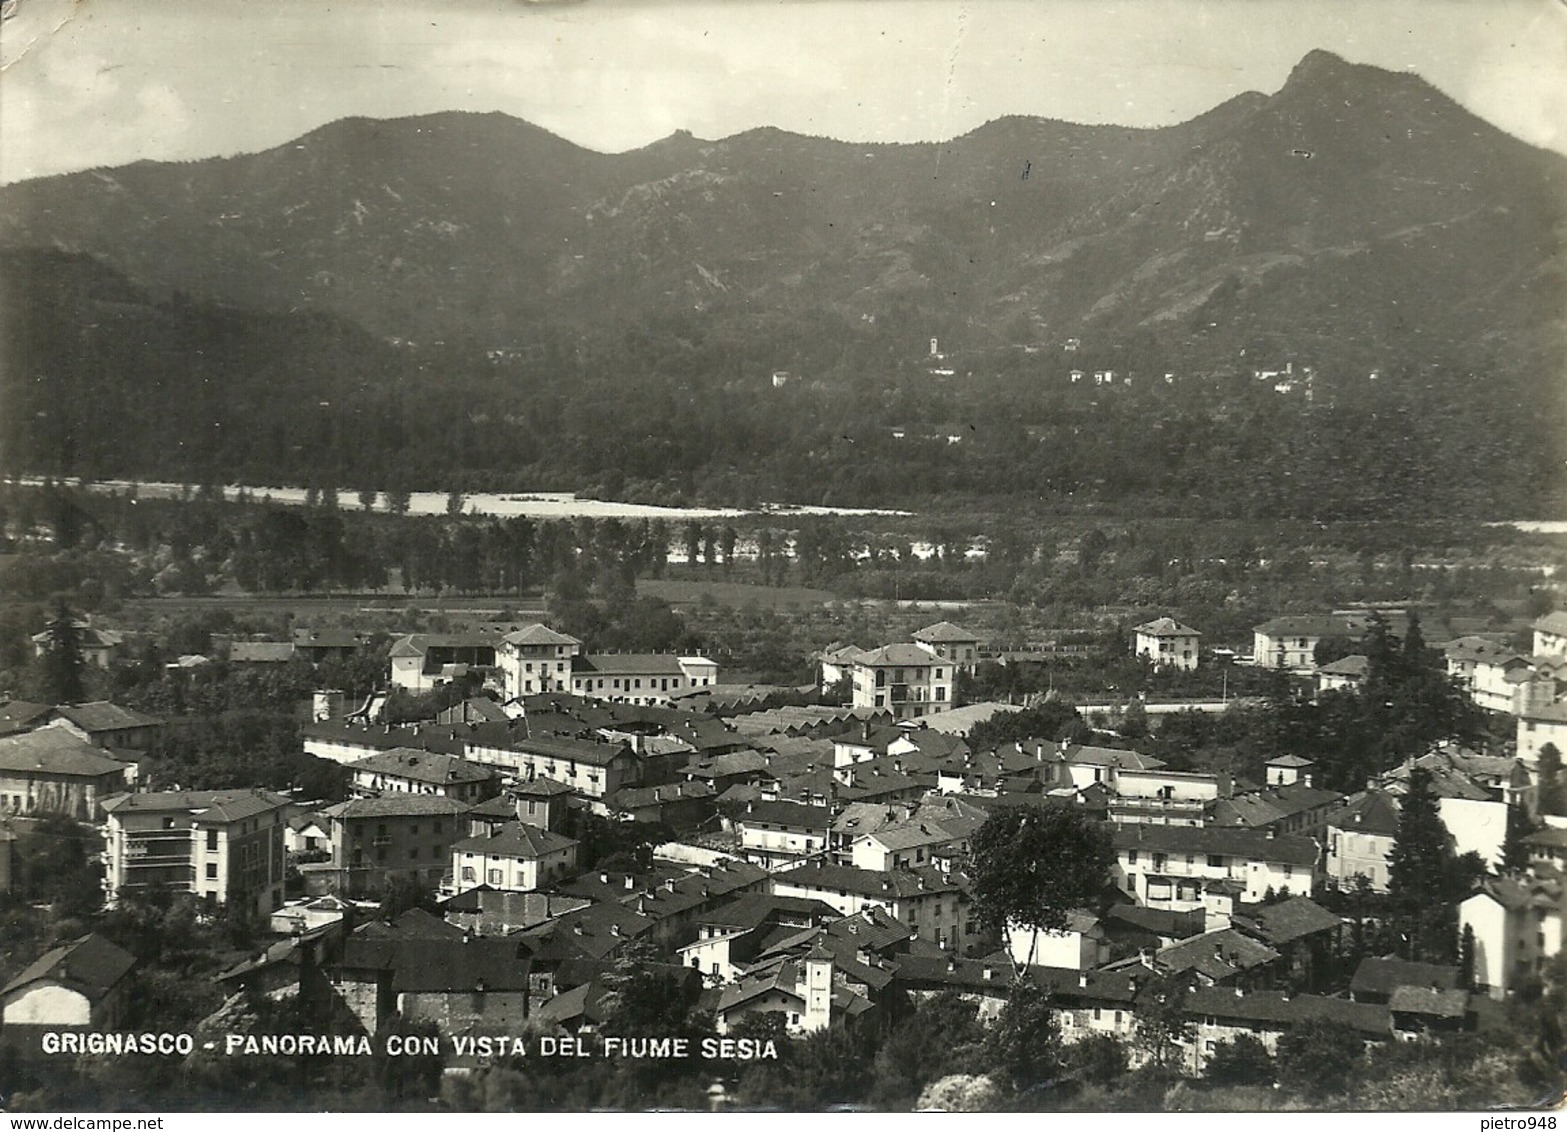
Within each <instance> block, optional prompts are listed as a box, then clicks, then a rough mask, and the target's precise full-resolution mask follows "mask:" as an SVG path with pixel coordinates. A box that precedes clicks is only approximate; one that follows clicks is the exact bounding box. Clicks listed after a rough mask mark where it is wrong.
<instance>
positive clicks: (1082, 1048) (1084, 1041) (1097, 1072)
mask: <svg viewBox="0 0 1567 1132" xmlns="http://www.w3.org/2000/svg"><path fill="white" fill-rule="evenodd" d="M1063 1061H1064V1064H1065V1068H1066V1073H1067V1076H1069V1077H1075V1078H1077V1079H1078V1080H1079V1081H1082V1082H1084V1083H1086V1084H1090V1085H1110V1084H1114V1083H1115V1082H1116V1081H1119V1080H1120V1079H1121V1078H1122V1077H1123V1076H1124V1075H1125V1074H1126V1070H1127V1066H1128V1065H1129V1064H1130V1058H1129V1056H1128V1053H1127V1049H1126V1043H1125V1042H1123V1041H1122V1040H1121V1039H1120V1038H1118V1037H1116V1036H1115V1035H1114V1034H1090V1035H1089V1036H1088V1037H1086V1038H1079V1039H1078V1040H1077V1041H1075V1042H1073V1043H1072V1044H1070V1045H1068V1046H1067V1047H1066V1053H1065V1056H1064V1058H1063Z"/></svg>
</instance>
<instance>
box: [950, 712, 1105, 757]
mask: <svg viewBox="0 0 1567 1132" xmlns="http://www.w3.org/2000/svg"><path fill="white" fill-rule="evenodd" d="M1081 722H1082V721H1081V719H1080V717H1079V716H1078V714H1077V709H1076V708H1074V707H1073V706H1072V705H1071V704H1068V703H1062V702H1060V701H1058V700H1050V701H1046V702H1045V703H1042V704H1039V705H1038V706H1036V707H1030V708H1024V709H1023V710H1022V711H1003V712H997V713H996V714H995V715H993V716H991V717H990V718H989V719H987V720H984V721H983V722H981V723H978V724H975V726H974V728H973V730H972V731H970V732H969V746H970V747H972V748H973V749H974V750H976V751H981V750H994V749H995V748H997V747H1001V746H1005V745H1006V744H1008V743H1019V742H1023V741H1025V740H1028V739H1043V740H1045V741H1047V742H1054V741H1055V740H1056V739H1058V738H1060V737H1061V735H1062V732H1063V731H1065V730H1066V729H1067V728H1069V727H1072V726H1074V725H1076V724H1079V723H1081Z"/></svg>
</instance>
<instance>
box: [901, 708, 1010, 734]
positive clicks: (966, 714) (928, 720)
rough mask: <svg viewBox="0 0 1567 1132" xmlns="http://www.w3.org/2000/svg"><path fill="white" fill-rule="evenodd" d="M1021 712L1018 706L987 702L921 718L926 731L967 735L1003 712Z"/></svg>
mask: <svg viewBox="0 0 1567 1132" xmlns="http://www.w3.org/2000/svg"><path fill="white" fill-rule="evenodd" d="M1022 710H1023V708H1022V706H1021V705H1019V704H1003V703H997V702H995V701H993V700H987V701H985V702H984V703H978V704H966V705H964V706H963V707H957V708H951V709H949V710H947V711H939V712H937V713H936V714H935V715H930V716H925V717H923V721H924V723H925V727H926V729H927V730H930V731H941V732H945V733H946V734H948V735H967V734H968V733H969V732H970V731H972V730H973V729H974V728H975V726H977V725H978V724H981V723H983V722H985V721H986V720H987V719H990V718H992V717H994V716H997V715H1000V714H1001V713H1003V712H1014V711H1022Z"/></svg>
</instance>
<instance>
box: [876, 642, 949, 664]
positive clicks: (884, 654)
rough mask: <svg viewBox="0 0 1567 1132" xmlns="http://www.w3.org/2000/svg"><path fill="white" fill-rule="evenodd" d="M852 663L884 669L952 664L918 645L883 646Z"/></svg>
mask: <svg viewBox="0 0 1567 1132" xmlns="http://www.w3.org/2000/svg"><path fill="white" fill-rule="evenodd" d="M854 663H855V664H857V665H859V664H863V665H866V666H868V667H877V668H885V667H888V666H890V665H901V666H903V667H907V668H919V667H924V668H929V667H931V666H933V665H938V664H940V665H946V664H950V663H952V662H951V661H948V660H943V659H942V658H941V657H939V656H937V655H936V654H935V653H933V652H930V651H929V650H927V649H922V648H920V647H919V646H918V645H883V646H882V647H881V648H879V649H875V650H873V651H871V652H867V653H864V654H863V655H861V656H860V657H859V658H858V659H857V660H855V662H854Z"/></svg>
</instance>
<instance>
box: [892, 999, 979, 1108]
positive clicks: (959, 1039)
mask: <svg viewBox="0 0 1567 1132" xmlns="http://www.w3.org/2000/svg"><path fill="white" fill-rule="evenodd" d="M978 1015H979V1007H978V1005H977V1004H976V1003H974V1002H970V1001H968V1000H966V999H964V998H963V997H962V996H960V995H959V994H957V993H956V992H954V991H944V992H942V993H940V994H937V995H932V996H931V997H930V998H927V999H925V1000H923V1001H922V1002H920V1004H919V1005H918V1006H916V1007H915V1009H914V1013H913V1015H912V1016H911V1017H910V1018H908V1019H907V1020H906V1023H905V1024H902V1025H899V1026H896V1027H895V1028H894V1029H893V1030H892V1032H891V1033H890V1034H888V1035H887V1038H886V1040H885V1041H884V1042H883V1043H882V1045H881V1048H880V1049H879V1050H878V1051H877V1053H876V1062H875V1075H876V1088H875V1092H874V1093H873V1094H872V1099H873V1100H874V1101H876V1102H877V1103H878V1104H883V1105H886V1106H888V1107H891V1106H894V1105H897V1104H907V1103H908V1102H909V1101H910V1100H911V1099H912V1098H913V1097H915V1096H916V1095H917V1094H918V1093H919V1091H920V1089H921V1087H922V1086H924V1085H927V1084H929V1083H930V1082H932V1081H935V1080H936V1079H937V1078H943V1077H950V1076H953V1075H962V1074H973V1073H979V1072H981V1071H982V1070H984V1069H985V1068H987V1066H986V1063H985V1059H984V1057H983V1056H982V1051H983V1048H984V1044H985V1027H984V1026H983V1025H981V1024H980V1022H979V1017H978Z"/></svg>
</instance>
